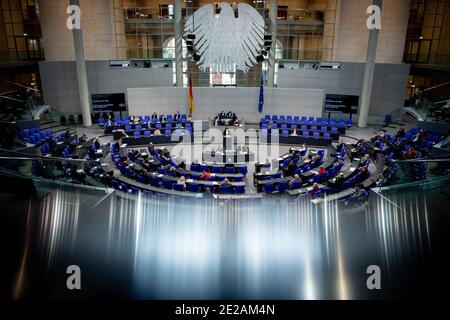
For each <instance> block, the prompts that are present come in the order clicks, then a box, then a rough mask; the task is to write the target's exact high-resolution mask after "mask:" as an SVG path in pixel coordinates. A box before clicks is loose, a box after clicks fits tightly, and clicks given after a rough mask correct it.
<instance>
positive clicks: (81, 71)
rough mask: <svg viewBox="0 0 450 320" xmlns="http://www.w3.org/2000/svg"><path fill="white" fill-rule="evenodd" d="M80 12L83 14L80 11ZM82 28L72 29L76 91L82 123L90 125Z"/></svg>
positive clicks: (76, 2) (76, 0) (75, 3)
mask: <svg viewBox="0 0 450 320" xmlns="http://www.w3.org/2000/svg"><path fill="white" fill-rule="evenodd" d="M70 5H73V6H80V1H79V0H70ZM81 14H83V13H82V12H81ZM82 30H83V28H82V27H80V29H77V28H74V29H73V46H74V48H75V63H76V69H77V80H78V92H79V94H80V106H81V114H82V115H83V125H84V126H85V127H90V126H92V120H91V107H90V103H89V87H88V80H87V72H86V61H85V56H84V45H83V31H82Z"/></svg>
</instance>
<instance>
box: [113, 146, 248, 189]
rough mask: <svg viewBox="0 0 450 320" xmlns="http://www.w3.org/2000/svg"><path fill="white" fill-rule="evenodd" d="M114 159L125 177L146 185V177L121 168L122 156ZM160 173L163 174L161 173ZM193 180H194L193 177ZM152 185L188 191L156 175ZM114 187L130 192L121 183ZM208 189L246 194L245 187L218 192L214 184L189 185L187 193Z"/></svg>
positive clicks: (229, 187)
mask: <svg viewBox="0 0 450 320" xmlns="http://www.w3.org/2000/svg"><path fill="white" fill-rule="evenodd" d="M112 159H113V161H114V162H115V164H116V166H117V168H118V169H119V170H121V173H122V174H123V175H125V176H127V177H129V178H136V180H137V181H139V182H142V183H145V179H144V177H143V176H141V175H139V174H136V175H133V174H132V173H131V170H130V168H129V167H128V170H127V169H126V168H125V169H122V168H121V166H120V156H119V155H118V154H117V153H113V154H112ZM159 173H161V172H159ZM161 174H166V175H167V172H166V173H161ZM186 178H188V177H186ZM191 178H193V177H191ZM114 184H115V185H114ZM150 185H151V186H154V187H161V188H164V189H168V190H176V191H186V190H185V189H184V187H183V185H179V184H177V183H176V182H174V181H171V180H167V179H164V177H162V178H159V177H158V176H154V175H152V176H150ZM113 187H114V188H115V189H117V190H121V191H125V190H126V191H125V192H127V191H129V190H130V189H129V188H126V189H125V187H126V186H125V187H124V186H123V183H122V184H121V183H120V182H119V181H116V183H114V182H113ZM206 188H209V189H210V191H211V192H216V191H217V192H218V193H220V194H230V193H236V194H243V193H245V186H244V185H243V186H229V185H226V186H217V190H216V186H215V185H214V184H202V185H200V184H196V183H194V182H193V183H188V184H187V191H190V192H205V189H206ZM122 189H123V190H122ZM130 192H131V193H135V192H134V191H133V189H131V191H130Z"/></svg>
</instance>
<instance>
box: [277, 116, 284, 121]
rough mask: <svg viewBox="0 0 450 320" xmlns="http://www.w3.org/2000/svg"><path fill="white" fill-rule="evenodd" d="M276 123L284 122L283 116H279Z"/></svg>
mask: <svg viewBox="0 0 450 320" xmlns="http://www.w3.org/2000/svg"><path fill="white" fill-rule="evenodd" d="M278 122H286V118H285V117H284V116H279V117H278Z"/></svg>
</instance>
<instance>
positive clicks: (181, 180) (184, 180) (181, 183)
mask: <svg viewBox="0 0 450 320" xmlns="http://www.w3.org/2000/svg"><path fill="white" fill-rule="evenodd" d="M177 184H178V185H182V186H183V188H184V189H186V178H185V177H184V176H181V177H180V178H179V179H178V181H177Z"/></svg>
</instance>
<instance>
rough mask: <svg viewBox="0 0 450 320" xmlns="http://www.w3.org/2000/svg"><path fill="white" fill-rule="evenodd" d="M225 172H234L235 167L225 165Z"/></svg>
mask: <svg viewBox="0 0 450 320" xmlns="http://www.w3.org/2000/svg"><path fill="white" fill-rule="evenodd" d="M225 173H226V174H234V173H235V169H234V167H232V166H226V167H225Z"/></svg>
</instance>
